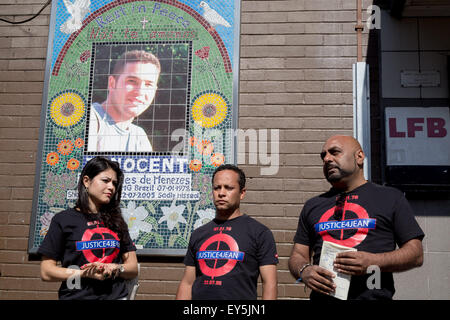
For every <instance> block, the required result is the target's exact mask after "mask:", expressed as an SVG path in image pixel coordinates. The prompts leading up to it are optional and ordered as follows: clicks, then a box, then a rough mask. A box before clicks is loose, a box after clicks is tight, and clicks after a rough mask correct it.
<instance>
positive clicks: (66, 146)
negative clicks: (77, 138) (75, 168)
mask: <svg viewBox="0 0 450 320" xmlns="http://www.w3.org/2000/svg"><path fill="white" fill-rule="evenodd" d="M57 149H58V152H59V153H61V154H62V155H64V156H67V155H68V154H71V153H72V151H73V143H72V141H70V140H61V141H60V142H59V143H58V146H57Z"/></svg>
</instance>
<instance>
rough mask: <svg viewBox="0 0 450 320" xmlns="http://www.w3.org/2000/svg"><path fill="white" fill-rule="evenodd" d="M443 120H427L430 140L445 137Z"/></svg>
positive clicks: (445, 130)
mask: <svg viewBox="0 0 450 320" xmlns="http://www.w3.org/2000/svg"><path fill="white" fill-rule="evenodd" d="M444 126H445V120H444V119H442V118H427V129H428V136H429V137H430V138H443V137H445V136H446V135H447V129H445V128H444Z"/></svg>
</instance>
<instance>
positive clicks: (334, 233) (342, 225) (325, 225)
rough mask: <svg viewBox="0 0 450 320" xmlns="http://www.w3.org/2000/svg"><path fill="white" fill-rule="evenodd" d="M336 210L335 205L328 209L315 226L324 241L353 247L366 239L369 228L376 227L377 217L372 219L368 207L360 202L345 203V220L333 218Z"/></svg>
mask: <svg viewBox="0 0 450 320" xmlns="http://www.w3.org/2000/svg"><path fill="white" fill-rule="evenodd" d="M334 210H335V207H333V208H331V209H329V210H328V211H326V212H325V213H324V214H323V215H322V217H321V218H320V220H319V222H318V223H317V224H316V226H315V228H316V231H317V232H318V233H319V234H320V235H321V236H322V239H323V240H324V241H330V242H334V243H337V244H340V245H343V246H346V247H352V248H353V247H355V246H357V245H359V244H360V243H361V242H362V241H364V239H365V238H366V237H367V234H368V232H369V229H373V228H374V227H375V219H371V218H370V217H369V214H368V213H367V211H366V209H364V208H363V207H361V206H360V205H359V204H356V203H346V204H345V212H344V217H345V220H343V221H335V220H333V219H332V217H333V214H334Z"/></svg>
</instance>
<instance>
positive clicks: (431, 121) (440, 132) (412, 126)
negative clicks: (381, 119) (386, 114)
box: [388, 118, 447, 138]
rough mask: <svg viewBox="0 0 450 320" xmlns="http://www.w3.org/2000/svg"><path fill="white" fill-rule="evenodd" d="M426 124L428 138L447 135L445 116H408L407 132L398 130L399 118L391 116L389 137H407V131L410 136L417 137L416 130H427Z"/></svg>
mask: <svg viewBox="0 0 450 320" xmlns="http://www.w3.org/2000/svg"><path fill="white" fill-rule="evenodd" d="M425 120H426V121H425ZM425 124H426V133H427V137H428V138H444V137H446V136H447V129H446V128H445V124H446V123H445V119H443V118H406V128H407V132H402V131H398V129H397V119H396V118H389V119H388V126H389V138H405V137H406V133H408V138H415V137H416V132H420V131H425V130H424V125H425Z"/></svg>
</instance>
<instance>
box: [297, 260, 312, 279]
mask: <svg viewBox="0 0 450 320" xmlns="http://www.w3.org/2000/svg"><path fill="white" fill-rule="evenodd" d="M310 266H312V264H311V263H307V264H304V265H303V266H302V267H301V268H300V270H299V272H298V274H299V277H298V279H297V281H296V283H300V282H303V277H302V273H303V271H305V269H306V268H307V267H310Z"/></svg>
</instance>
